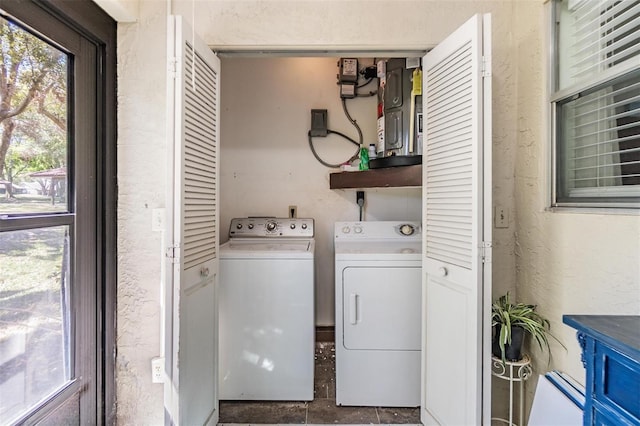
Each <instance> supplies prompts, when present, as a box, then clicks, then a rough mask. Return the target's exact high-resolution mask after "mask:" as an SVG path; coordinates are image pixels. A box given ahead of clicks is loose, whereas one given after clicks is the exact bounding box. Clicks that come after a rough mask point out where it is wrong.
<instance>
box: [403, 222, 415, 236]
mask: <svg viewBox="0 0 640 426" xmlns="http://www.w3.org/2000/svg"><path fill="white" fill-rule="evenodd" d="M415 231H416V229H415V228H414V227H413V225H409V224H408V223H405V224H404V225H400V233H401V234H402V235H407V236H409V235H413V233H414V232H415Z"/></svg>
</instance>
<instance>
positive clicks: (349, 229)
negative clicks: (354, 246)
mask: <svg viewBox="0 0 640 426" xmlns="http://www.w3.org/2000/svg"><path fill="white" fill-rule="evenodd" d="M349 232H351V228H349V227H348V226H343V227H342V233H343V234H348V233H349Z"/></svg>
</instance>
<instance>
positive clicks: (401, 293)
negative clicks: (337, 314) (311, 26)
mask: <svg viewBox="0 0 640 426" xmlns="http://www.w3.org/2000/svg"><path fill="white" fill-rule="evenodd" d="M420 270H421V268H420V267H369V266H367V267H347V268H345V269H344V270H343V271H342V298H343V299H342V300H343V304H342V306H343V311H342V315H343V318H342V324H343V333H344V334H343V336H344V346H345V348H347V349H349V350H415V351H419V350H420V345H421V333H422V329H421V325H420V324H421V321H422V319H421V294H422V293H421V292H422V289H421V278H420Z"/></svg>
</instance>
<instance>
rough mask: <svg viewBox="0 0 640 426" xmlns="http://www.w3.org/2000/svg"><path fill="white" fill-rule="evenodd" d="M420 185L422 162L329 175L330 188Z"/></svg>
mask: <svg viewBox="0 0 640 426" xmlns="http://www.w3.org/2000/svg"><path fill="white" fill-rule="evenodd" d="M406 186H422V164H416V165H413V166H401V167H386V168H383V169H371V170H364V171H358V172H339V173H331V174H330V175H329V188H330V189H350V188H351V189H357V188H395V187H406Z"/></svg>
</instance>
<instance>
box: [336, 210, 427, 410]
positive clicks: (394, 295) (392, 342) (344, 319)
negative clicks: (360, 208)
mask: <svg viewBox="0 0 640 426" xmlns="http://www.w3.org/2000/svg"><path fill="white" fill-rule="evenodd" d="M420 228H421V226H420V224H419V223H417V222H389V221H385V222H338V223H336V225H335V240H334V248H335V267H336V280H335V283H336V330H335V334H336V403H337V404H338V405H363V406H382V407H417V406H418V405H420V376H421V374H420V350H421V335H422V327H421V323H422V315H421V311H422V307H421V306H422V297H421V295H422V284H421V282H422V281H421V269H422V267H421V252H422V236H421V235H422V233H421V229H420Z"/></svg>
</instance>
